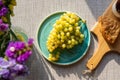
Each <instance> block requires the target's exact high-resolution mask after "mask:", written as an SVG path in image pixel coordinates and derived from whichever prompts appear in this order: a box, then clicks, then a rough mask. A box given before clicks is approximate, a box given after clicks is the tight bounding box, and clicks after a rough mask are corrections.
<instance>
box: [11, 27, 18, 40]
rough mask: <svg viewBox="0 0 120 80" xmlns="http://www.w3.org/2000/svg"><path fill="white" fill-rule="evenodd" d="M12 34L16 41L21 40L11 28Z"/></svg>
mask: <svg viewBox="0 0 120 80" xmlns="http://www.w3.org/2000/svg"><path fill="white" fill-rule="evenodd" d="M10 33H11V34H12V36H13V37H14V38H15V40H19V39H18V38H17V36H16V35H15V33H14V31H13V30H12V29H11V28H10Z"/></svg>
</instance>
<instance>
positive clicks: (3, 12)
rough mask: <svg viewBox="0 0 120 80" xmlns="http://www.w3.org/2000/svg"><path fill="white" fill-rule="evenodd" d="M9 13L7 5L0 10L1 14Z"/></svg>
mask: <svg viewBox="0 0 120 80" xmlns="http://www.w3.org/2000/svg"><path fill="white" fill-rule="evenodd" d="M7 13H8V9H7V8H6V7H2V8H1V10H0V16H5V15H6V14H7Z"/></svg>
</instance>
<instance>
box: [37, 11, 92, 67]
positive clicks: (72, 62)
mask: <svg viewBox="0 0 120 80" xmlns="http://www.w3.org/2000/svg"><path fill="white" fill-rule="evenodd" d="M65 12H71V11H57V12H54V13H50V14H49V15H48V16H47V17H45V18H43V20H42V21H41V22H40V24H39V27H38V28H37V31H36V41H37V42H36V43H37V45H36V47H37V50H38V52H39V54H40V55H41V56H43V57H44V58H45V59H46V60H47V61H49V62H51V63H53V64H56V65H63V66H64V65H71V64H74V63H76V62H78V61H79V60H81V59H82V58H83V57H84V56H85V55H86V54H87V51H88V49H89V47H90V43H91V33H90V30H89V29H88V27H87V25H86V28H87V30H88V35H89V42H88V45H87V48H86V50H85V52H84V53H83V55H82V56H81V57H79V58H78V59H75V60H73V61H71V62H68V63H57V62H53V61H50V60H48V58H47V57H46V56H45V55H44V53H43V52H42V51H41V49H40V46H39V42H38V33H39V30H40V28H41V25H42V24H43V23H44V21H45V20H47V19H48V18H50V17H51V16H53V15H55V14H59V13H65ZM73 13H75V12H73ZM75 14H76V15H77V16H79V15H78V14H77V13H75ZM79 17H80V16H79ZM80 18H81V17H80ZM81 19H82V18H81Z"/></svg>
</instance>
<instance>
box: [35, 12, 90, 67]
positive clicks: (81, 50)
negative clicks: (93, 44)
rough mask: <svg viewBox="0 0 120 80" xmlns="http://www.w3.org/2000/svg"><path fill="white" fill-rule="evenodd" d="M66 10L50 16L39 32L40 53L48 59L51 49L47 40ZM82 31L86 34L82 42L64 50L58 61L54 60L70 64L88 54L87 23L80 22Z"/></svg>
mask: <svg viewBox="0 0 120 80" xmlns="http://www.w3.org/2000/svg"><path fill="white" fill-rule="evenodd" d="M63 13H65V12H57V13H54V14H52V15H50V16H48V17H47V18H46V19H45V20H44V21H43V22H42V23H41V25H40V27H39V29H38V32H37V43H38V48H39V51H40V53H41V54H42V55H43V56H44V57H45V58H46V59H48V56H49V51H48V49H47V47H46V41H47V38H48V36H49V33H50V31H51V30H52V28H53V27H52V26H53V24H54V23H55V22H56V20H58V19H59V18H60V16H61V15H62V14H63ZM80 24H82V26H81V32H82V33H83V34H84V35H85V38H84V41H83V42H82V44H79V45H77V46H75V47H73V48H72V49H70V50H63V51H62V52H61V54H60V59H59V60H58V61H57V62H52V63H55V64H58V65H70V64H73V63H75V62H77V61H79V60H80V59H81V58H83V56H84V55H85V54H86V52H87V50H88V47H89V45H90V32H89V30H88V28H87V26H86V24H85V23H80Z"/></svg>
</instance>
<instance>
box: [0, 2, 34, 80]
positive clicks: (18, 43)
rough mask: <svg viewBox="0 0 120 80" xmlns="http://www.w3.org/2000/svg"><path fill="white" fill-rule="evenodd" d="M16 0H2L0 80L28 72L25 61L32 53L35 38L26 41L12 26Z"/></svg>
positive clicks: (0, 6)
mask: <svg viewBox="0 0 120 80" xmlns="http://www.w3.org/2000/svg"><path fill="white" fill-rule="evenodd" d="M15 5H16V1H15V0H0V80H14V79H15V77H17V76H20V75H25V74H27V73H28V68H27V66H26V65H25V61H26V60H28V58H29V57H30V55H31V54H32V45H33V39H28V41H26V42H25V40H24V38H23V37H22V36H18V35H17V33H15V32H14V31H13V30H12V28H11V16H14V13H13V9H14V6H15Z"/></svg>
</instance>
